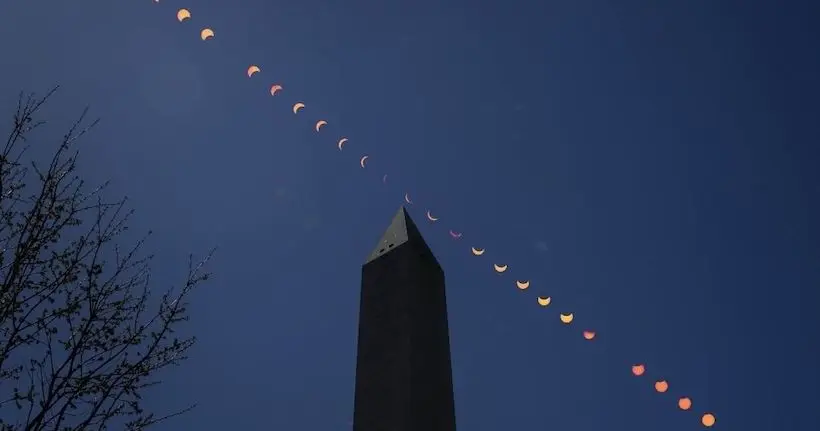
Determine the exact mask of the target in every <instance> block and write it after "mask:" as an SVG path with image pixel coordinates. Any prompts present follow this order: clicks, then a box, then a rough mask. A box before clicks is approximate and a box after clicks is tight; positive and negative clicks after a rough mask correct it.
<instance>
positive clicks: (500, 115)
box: [0, 0, 820, 431]
mask: <svg viewBox="0 0 820 431" xmlns="http://www.w3.org/2000/svg"><path fill="white" fill-rule="evenodd" d="M659 3H663V4H664V5H659ZM669 3H672V4H674V5H669ZM181 7H185V8H188V9H189V10H190V11H191V13H192V18H191V19H190V20H188V21H185V22H183V23H179V22H177V20H176V12H177V9H179V8H181ZM819 8H820V5H817V4H816V2H808V1H807V2H803V4H797V3H796V2H788V1H783V2H774V1H771V2H762V1H743V2H741V1H717V0H692V1H678V2H648V1H628V0H625V1H619V2H614V1H613V2H607V1H603V0H584V1H563V2H559V1H538V0H526V1H521V0H512V1H502V0H492V1H479V2H474V1H473V2H470V1H466V0H441V1H434V0H415V1H409V0H397V1H383V2H376V1H364V0H346V1H342V0H301V1H269V0H230V1H228V0H188V1H185V2H183V1H175V0H161V2H160V3H154V1H153V0H120V1H106V0H84V1H57V0H28V1H11V0H8V1H5V0H4V1H3V2H2V6H0V53H2V56H3V60H2V69H0V70H2V81H0V101H2V104H0V118H2V119H1V120H0V121H2V124H3V126H4V127H3V128H2V129H0V130H1V131H2V132H3V133H6V131H7V129H6V127H8V126H9V124H10V119H11V113H12V111H13V109H14V108H15V106H16V104H15V99H16V96H17V93H18V92H19V91H20V90H28V91H38V92H40V93H43V92H45V91H46V90H48V89H49V88H50V87H52V86H53V85H55V84H60V85H61V86H62V88H61V90H60V91H59V92H58V93H57V95H56V96H55V99H54V100H53V101H52V102H51V103H50V104H49V106H48V108H47V110H46V112H45V114H46V117H47V119H49V120H50V121H51V122H50V123H49V124H48V125H47V126H45V127H44V129H43V131H42V132H41V133H40V134H39V135H38V136H41V137H42V138H43V140H40V141H37V142H38V144H37V146H36V147H35V148H33V150H32V151H33V152H32V156H35V157H38V156H42V155H45V154H47V153H48V152H49V151H50V150H51V149H53V146H49V145H50V144H52V143H53V144H56V140H54V141H47V140H45V138H47V137H49V136H51V137H54V138H55V139H58V138H59V137H60V136H62V134H63V133H64V132H65V127H66V126H68V125H69V124H70V123H71V121H72V120H74V119H75V118H76V116H77V115H79V114H80V112H81V110H82V109H83V107H85V106H86V105H90V107H91V114H92V115H93V116H95V117H100V118H101V123H100V125H99V126H98V128H97V129H96V130H95V131H94V132H93V133H92V134H91V135H89V136H88V137H87V139H86V140H85V141H84V142H83V144H82V147H81V151H82V154H81V157H82V159H81V169H82V173H83V174H84V175H85V176H86V178H87V179H88V180H89V181H90V182H100V181H103V180H106V179H111V180H112V181H113V185H112V187H111V189H110V190H109V193H110V196H111V197H112V198H114V197H117V196H118V195H128V196H129V197H130V199H131V204H132V205H133V206H134V207H135V208H136V209H137V214H136V216H135V217H136V218H135V219H134V222H133V223H132V231H130V232H131V233H132V234H133V235H132V236H133V238H132V239H134V238H136V237H137V236H138V235H141V234H142V233H143V232H145V231H147V230H148V229H153V231H154V238H153V240H152V242H151V243H149V248H150V250H152V251H155V252H156V255H157V262H156V264H155V271H156V272H155V278H154V279H155V281H156V283H157V289H158V290H159V289H161V288H165V287H168V286H171V285H172V284H179V282H181V281H182V280H183V277H184V271H185V269H186V268H185V265H186V257H187V254H188V253H189V252H194V253H198V254H202V253H204V252H207V250H208V249H210V248H211V247H213V246H218V247H219V250H218V252H217V254H216V256H215V258H214V260H213V262H212V265H211V267H210V269H211V270H212V271H213V272H214V273H215V278H214V279H213V280H212V281H210V282H208V283H207V284H206V285H204V286H203V288H202V289H201V290H199V291H198V292H197V293H196V294H195V296H194V298H193V300H192V307H191V313H192V315H193V316H192V320H191V322H190V323H189V324H187V326H186V327H185V332H186V333H189V334H194V335H197V336H198V337H199V343H198V344H197V345H196V347H195V348H194V349H193V351H192V358H191V359H190V361H188V362H186V363H185V365H184V366H183V367H181V368H178V369H175V370H174V371H173V372H171V373H167V374H166V375H165V376H164V377H166V384H165V385H164V386H162V387H161V389H158V390H155V391H153V392H151V393H150V394H149V403H150V405H151V406H153V407H154V408H156V409H160V411H169V410H172V409H175V408H182V407H185V406H187V405H188V404H190V403H192V402H198V403H199V407H198V408H197V409H195V410H194V411H192V412H191V413H189V414H187V415H185V416H182V417H179V418H175V419H173V420H172V421H170V422H168V423H166V424H164V425H162V426H159V427H157V428H156V429H158V430H161V431H165V430H187V429H191V430H196V429H232V430H233V429H236V430H317V431H318V430H323V431H324V430H327V431H330V430H349V429H350V421H351V420H352V416H353V414H352V410H353V384H354V371H355V348H356V333H357V312H358V301H359V279H360V274H361V265H362V263H363V262H364V260H365V257H366V256H367V255H368V254H369V253H370V252H371V251H372V249H373V248H374V247H375V246H376V243H377V241H378V239H379V237H380V236H381V234H382V232H383V231H384V229H385V228H386V227H387V225H388V224H389V222H390V219H391V217H392V216H393V215H394V214H395V212H396V210H397V209H398V207H399V206H400V205H401V204H402V202H403V195H404V193H405V192H409V193H410V196H411V198H412V199H413V201H414V204H413V205H410V206H408V209H409V211H410V212H411V214H412V216H413V218H414V220H415V221H416V223H417V224H418V225H419V226H420V228H421V230H422V233H423V234H424V235H425V238H426V239H427V241H428V243H429V244H430V246H431V248H432V249H433V251H434V253H435V254H436V256H437V258H438V260H439V261H440V262H441V264H442V266H443V267H444V270H445V273H446V276H447V284H448V286H447V287H448V305H449V311H450V330H451V343H452V350H453V374H454V381H455V396H456V410H457V422H458V426H459V429H460V430H466V431H500V430H542V429H547V430H562V431H563V430H566V431H599V430H630V431H656V430H665V431H684V430H697V429H701V428H702V426H701V425H700V415H701V414H702V413H703V412H706V411H711V412H714V413H715V414H716V416H717V424H716V425H715V427H714V429H715V430H743V431H768V430H792V431H803V430H806V431H808V430H816V429H817V427H818V423H819V422H820V409H818V408H817V406H818V405H819V404H820V391H818V390H817V385H818V383H820V371H818V366H817V364H818V363H820V353H818V348H817V343H818V341H820V324H818V323H819V322H818V321H820V319H818V317H817V315H816V314H817V311H816V310H817V307H818V304H820V294H819V293H818V286H820V266H819V265H818V262H820V229H818V226H820V225H818V220H819V219H820V205H818V202H820V200H819V199H820V174H818V172H817V166H818V153H819V152H820V151H818V149H817V148H818V143H819V142H820V140H818V138H820V130H818V129H820V121H818V115H819V114H820V108H818V100H820V87H819V86H818V84H817V79H818V76H820V56H818V49H817V43H816V42H817V40H820V35H819V34H818V33H820V31H818V30H816V29H817V28H818V24H817V23H818V22H820V10H818V9H819ZM203 27H211V28H213V29H214V31H215V33H216V36H215V37H214V38H213V39H210V40H208V41H205V42H203V41H201V40H200V39H199V31H200V30H201V29H202V28H203ZM812 40H814V41H815V42H811V41H812ZM251 64H257V65H259V67H261V68H262V71H261V73H258V74H256V75H255V76H253V77H252V78H251V79H249V78H248V77H247V76H246V74H245V71H246V69H247V68H248V66H249V65H251ZM273 83H280V84H282V85H283V86H284V91H282V92H281V93H279V94H277V95H276V96H275V97H271V96H270V94H269V93H268V89H269V88H270V85H271V84H273ZM297 101H302V102H304V103H305V104H306V105H307V107H306V108H305V109H304V110H303V111H302V112H300V113H299V114H298V115H294V114H293V113H292V112H291V111H290V109H291V106H292V105H293V103H295V102H297ZM319 119H325V120H327V121H328V122H329V124H328V125H327V126H326V127H325V128H323V129H322V131H321V132H320V133H316V132H315V131H313V124H314V123H315V122H316V121H317V120H319ZM342 136H346V137H348V138H349V139H350V141H349V142H348V143H347V145H346V147H345V149H344V151H341V152H340V151H339V150H338V149H337V148H336V146H335V145H336V141H337V140H338V139H339V138H340V137H342ZM364 154H368V155H370V159H369V164H368V165H367V167H366V169H362V168H360V167H359V165H358V161H359V158H360V157H361V156H362V155H364ZM385 173H386V174H388V179H387V184H382V176H383V175H384V174H385ZM428 209H429V210H431V211H432V212H433V214H434V215H435V216H437V217H439V218H440V220H439V221H437V222H435V223H431V222H429V221H428V220H426V219H425V217H424V212H425V211H426V210H428ZM449 229H454V230H456V231H459V232H463V237H462V238H460V239H458V240H455V239H453V238H451V237H450V235H448V230H449ZM471 246H476V247H482V248H486V250H487V252H486V253H485V254H484V255H483V256H481V257H476V256H473V255H472V254H471V253H470V247H471ZM493 263H503V264H508V265H509V270H508V271H507V272H506V273H504V274H496V273H494V272H493V270H492V264H493ZM516 279H522V280H531V283H532V284H531V287H530V288H529V289H528V290H526V291H519V290H518V289H516V287H515V283H514V282H515V280H516ZM538 295H549V296H551V297H552V298H553V303H552V305H551V306H550V307H548V308H541V307H539V306H538V305H537V304H536V301H535V298H536V296H538ZM570 311H571V312H574V313H575V321H574V322H573V323H572V324H571V325H563V324H562V323H560V322H559V320H558V313H559V312H570ZM587 328H591V329H594V330H595V331H597V334H598V336H597V338H596V339H595V340H594V341H586V340H584V339H583V338H582V337H581V331H582V330H583V329H587ZM633 363H645V364H646V366H647V372H646V374H645V375H644V376H642V377H635V376H632V374H631V372H630V366H631V365H632V364H633ZM660 378H663V379H666V380H668V381H669V383H670V390H669V392H668V393H666V394H658V393H656V392H655V391H654V389H653V382H654V380H656V379H660ZM683 395H686V396H689V397H691V398H692V400H693V401H694V407H693V409H692V411H689V412H682V411H680V410H678V409H677V406H676V400H677V398H678V397H679V396H683Z"/></svg>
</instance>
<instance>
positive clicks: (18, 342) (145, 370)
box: [0, 88, 211, 431]
mask: <svg viewBox="0 0 820 431" xmlns="http://www.w3.org/2000/svg"><path fill="white" fill-rule="evenodd" d="M56 90H57V88H54V89H52V90H51V91H49V92H48V93H47V94H46V95H45V96H44V97H40V98H36V97H35V96H34V95H33V94H30V95H24V94H22V93H21V95H20V98H19V99H18V104H17V111H16V113H15V115H14V122H13V128H12V130H11V132H10V133H9V136H8V139H7V140H6V144H5V147H4V148H3V149H2V153H1V154H0V430H15V431H16V430H27V431H28V430H60V431H63V430H92V429H93V430H103V429H108V428H109V427H113V428H118V429H128V430H139V429H144V428H146V427H148V426H150V425H152V424H155V423H157V422H159V421H162V420H164V419H167V418H169V417H172V416H176V415H178V414H181V413H184V412H186V411H188V410H190V409H191V408H193V407H194V406H193V405H192V406H191V407H188V408H186V409H184V410H181V411H177V412H174V413H171V414H165V415H162V416H159V415H155V414H154V413H151V412H148V411H146V410H144V408H143V406H142V402H141V400H142V396H143V394H144V390H145V389H147V388H149V387H152V386H155V385H157V384H159V383H161V380H159V379H158V377H157V373H158V372H159V371H160V370H163V369H164V368H167V367H170V366H174V365H178V364H180V363H181V362H182V361H183V360H184V359H186V356H185V355H186V352H187V351H188V349H190V347H191V346H192V345H193V344H194V342H195V341H196V340H195V338H194V337H188V338H177V337H176V336H175V334H174V329H175V328H176V327H178V324H179V323H180V322H182V321H186V320H187V319H188V314H187V311H186V302H185V301H186V298H187V297H188V296H189V294H190V293H191V291H192V290H193V289H194V288H195V287H196V286H197V285H198V284H199V283H200V282H201V281H203V280H206V279H207V278H208V274H207V273H206V272H204V271H203V266H204V265H205V263H206V262H207V261H208V259H209V258H210V257H211V253H209V254H208V255H207V256H206V257H205V258H204V259H202V260H200V261H198V263H195V262H194V260H193V258H192V257H191V258H190V259H189V265H188V276H187V280H186V281H185V283H184V284H183V285H182V286H181V287H179V288H178V289H169V290H167V291H165V292H164V293H163V294H162V295H159V296H157V295H152V294H151V291H150V289H149V286H150V267H149V263H150V261H151V258H152V257H151V256H150V255H149V256H143V255H141V252H140V251H141V248H142V246H143V244H144V243H145V240H146V239H147V238H148V236H149V235H150V234H151V233H150V232H148V234H147V235H145V236H144V237H142V239H140V240H139V241H136V243H134V244H133V245H132V246H130V247H127V248H120V246H119V245H118V244H117V241H118V239H119V240H121V239H122V238H120V234H122V233H123V232H124V231H126V230H127V229H128V227H127V222H128V220H129V218H130V216H131V215H132V213H133V211H132V210H128V209H127V208H126V206H125V204H126V199H125V198H123V199H120V200H118V201H113V202H108V201H106V200H105V199H104V198H103V196H102V192H103V190H105V188H106V185H107V183H105V184H103V185H101V186H99V187H95V188H92V189H90V190H88V189H87V187H85V183H84V181H83V180H82V179H80V177H79V176H78V174H77V167H76V166H77V165H76V162H77V156H78V152H77V151H76V149H74V145H75V144H76V143H77V140H78V139H79V138H81V137H82V136H83V135H85V134H86V133H87V132H88V131H89V130H90V129H91V128H92V127H93V126H94V125H95V124H96V123H97V122H96V121H93V122H90V123H87V122H86V115H87V113H88V109H85V110H84V111H83V113H82V115H80V117H79V119H78V120H77V121H76V122H75V123H74V124H73V126H72V127H71V128H70V130H69V131H68V133H66V134H65V136H63V138H62V141H61V142H60V144H59V146H58V147H57V150H56V151H55V152H54V154H53V157H52V158H51V160H50V162H49V164H48V166H43V165H40V164H38V163H30V164H26V163H23V162H21V159H22V158H23V156H24V155H25V153H26V150H27V149H28V145H29V139H28V138H29V137H30V135H31V132H32V131H33V130H35V129H36V128H38V127H39V126H40V125H42V124H44V122H42V121H39V120H38V119H37V118H35V117H36V115H38V113H39V111H40V108H41V107H42V106H43V104H44V103H46V102H47V101H48V100H49V98H50V97H51V96H52V95H53V94H54V92H55V91H56Z"/></svg>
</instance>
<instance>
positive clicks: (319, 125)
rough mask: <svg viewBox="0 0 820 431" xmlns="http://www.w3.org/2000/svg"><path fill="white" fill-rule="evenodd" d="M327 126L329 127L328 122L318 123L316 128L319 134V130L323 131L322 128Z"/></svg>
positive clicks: (320, 121)
mask: <svg viewBox="0 0 820 431" xmlns="http://www.w3.org/2000/svg"><path fill="white" fill-rule="evenodd" d="M325 125H327V121H325V120H319V121H317V122H316V127H315V129H316V131H317V132H318V131H319V130H322V126H325Z"/></svg>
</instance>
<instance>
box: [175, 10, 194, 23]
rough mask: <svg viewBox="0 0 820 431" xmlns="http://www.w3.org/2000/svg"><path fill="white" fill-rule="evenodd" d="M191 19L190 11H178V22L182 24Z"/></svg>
mask: <svg viewBox="0 0 820 431" xmlns="http://www.w3.org/2000/svg"><path fill="white" fill-rule="evenodd" d="M190 17H191V11H189V10H188V9H180V10H178V11H177V21H179V22H182V21H185V20H186V19H188V18H190Z"/></svg>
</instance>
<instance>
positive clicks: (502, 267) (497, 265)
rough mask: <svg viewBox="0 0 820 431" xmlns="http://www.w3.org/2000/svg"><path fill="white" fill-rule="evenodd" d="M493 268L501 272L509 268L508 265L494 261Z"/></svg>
mask: <svg viewBox="0 0 820 431" xmlns="http://www.w3.org/2000/svg"><path fill="white" fill-rule="evenodd" d="M493 269H495V272H497V273H499V274H501V273H502V272H504V271H506V270H507V265H499V264H497V263H494V264H493Z"/></svg>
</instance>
